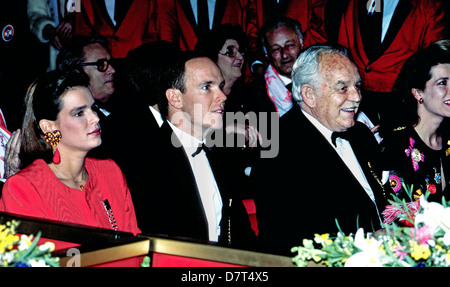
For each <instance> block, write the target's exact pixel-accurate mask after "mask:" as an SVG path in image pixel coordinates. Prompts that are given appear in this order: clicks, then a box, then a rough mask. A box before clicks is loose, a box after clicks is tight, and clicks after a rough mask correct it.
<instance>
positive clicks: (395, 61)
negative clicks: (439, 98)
mask: <svg viewBox="0 0 450 287" xmlns="http://www.w3.org/2000/svg"><path fill="white" fill-rule="evenodd" d="M444 2H446V1H441V0H438V1H435V0H390V1H384V0H350V1H349V3H348V6H347V8H346V10H345V11H344V14H343V16H342V19H341V24H340V29H339V34H338V39H337V40H338V43H339V44H340V45H343V46H344V47H346V48H348V49H349V53H350V54H351V56H352V59H353V61H354V62H355V64H356V66H357V67H358V70H359V73H360V74H361V77H362V79H363V86H364V91H363V95H364V101H363V106H362V107H361V108H362V110H363V111H364V113H366V114H367V115H368V116H369V118H370V119H371V121H372V122H373V123H375V124H380V123H382V122H383V121H389V119H390V118H389V117H396V116H398V111H397V110H391V109H392V107H396V106H395V105H394V103H395V101H396V100H397V99H395V98H393V96H392V93H391V92H392V88H393V86H394V82H395V80H396V79H397V76H398V74H399V72H400V69H401V68H402V66H403V63H404V62H405V61H406V59H408V58H409V57H410V56H411V55H412V54H414V53H415V52H416V51H418V50H421V49H424V48H426V47H427V46H428V45H430V44H431V43H432V42H434V41H437V40H441V39H443V38H444V37H445V32H446V31H445V30H446V26H447V22H446V21H447V19H446V18H445V9H444V7H443V6H444Z"/></svg>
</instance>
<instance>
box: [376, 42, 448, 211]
mask: <svg viewBox="0 0 450 287" xmlns="http://www.w3.org/2000/svg"><path fill="white" fill-rule="evenodd" d="M441 43H444V44H445V42H441ZM448 48H449V45H448V42H447V46H445V45H443V46H442V45H440V44H439V43H437V42H436V43H433V44H431V45H430V46H429V47H428V48H426V49H424V50H422V51H419V52H416V53H415V54H414V55H413V56H411V57H410V58H409V59H408V60H407V61H406V62H405V64H404V66H403V68H402V70H401V71H400V74H399V77H398V79H397V81H396V83H395V85H394V90H393V93H394V94H393V95H394V96H396V97H398V99H399V101H398V102H401V106H398V107H397V112H398V115H401V116H397V117H395V118H396V119H397V121H396V122H390V123H385V124H383V125H382V127H383V129H386V131H385V136H384V139H383V141H382V142H381V145H382V147H383V149H382V150H383V152H382V155H383V163H384V166H383V169H384V170H387V171H389V172H390V175H389V185H388V186H387V189H389V191H390V193H392V194H396V195H397V196H399V197H400V198H404V199H405V200H407V201H410V202H413V201H416V200H419V198H420V196H421V195H422V194H425V193H426V192H427V191H428V192H429V193H430V195H429V197H428V200H429V201H436V202H439V203H440V202H441V201H442V196H445V197H446V200H449V199H450V195H449V192H450V188H449V185H450V181H449V180H450V132H449V131H450V130H449V126H448V123H449V118H450V96H449V84H450V83H449V80H448V79H449V77H450V52H449V49H448ZM403 183H404V184H405V185H406V188H408V189H410V188H411V186H412V194H411V197H409V196H408V195H407V193H406V191H405V189H404V188H403V187H402V184H403ZM389 198H390V196H389Z"/></svg>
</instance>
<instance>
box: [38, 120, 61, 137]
mask: <svg viewBox="0 0 450 287" xmlns="http://www.w3.org/2000/svg"><path fill="white" fill-rule="evenodd" d="M39 128H40V129H41V131H42V132H43V133H44V134H45V133H48V132H53V131H54V130H57V129H58V128H57V126H56V123H55V122H54V121H50V120H46V119H42V120H40V121H39Z"/></svg>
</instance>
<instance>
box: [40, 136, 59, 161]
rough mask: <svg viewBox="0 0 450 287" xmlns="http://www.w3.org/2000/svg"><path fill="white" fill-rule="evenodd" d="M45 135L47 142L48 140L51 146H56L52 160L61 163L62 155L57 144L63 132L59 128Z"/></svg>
mask: <svg viewBox="0 0 450 287" xmlns="http://www.w3.org/2000/svg"><path fill="white" fill-rule="evenodd" d="M44 137H45V141H46V142H48V143H49V144H50V145H51V146H53V147H55V148H56V150H55V154H54V155H53V159H52V161H53V163H54V164H59V163H60V162H61V155H60V154H59V150H58V147H57V146H58V144H59V141H60V140H61V137H62V136H61V132H60V131H59V130H56V131H53V132H48V133H45V134H44Z"/></svg>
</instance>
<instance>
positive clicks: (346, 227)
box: [252, 46, 385, 255]
mask: <svg viewBox="0 0 450 287" xmlns="http://www.w3.org/2000/svg"><path fill="white" fill-rule="evenodd" d="M292 78H293V95H294V98H295V100H296V101H297V102H298V105H295V106H294V108H292V109H291V110H290V111H289V112H287V113H286V115H284V116H283V117H282V118H281V119H280V149H279V154H278V156H277V157H275V158H272V159H261V160H260V162H259V163H258V164H257V165H255V166H254V167H253V170H252V177H253V178H254V179H255V184H256V185H257V190H256V194H257V195H258V196H257V198H256V201H255V203H256V211H257V216H258V228H259V239H260V242H261V244H262V247H263V249H264V250H265V251H266V252H271V253H276V254H282V255H292V254H291V253H290V249H291V248H292V247H294V246H298V245H300V244H301V242H302V239H303V238H313V237H314V234H315V233H318V234H322V233H335V232H337V231H338V225H339V228H341V229H342V231H344V232H347V233H349V232H356V230H357V229H358V227H363V228H364V229H365V230H366V231H368V232H369V231H374V230H377V229H379V228H380V226H381V218H380V215H381V212H380V211H382V210H383V207H384V205H385V199H384V196H383V190H382V187H381V185H380V182H379V180H380V179H381V175H380V174H379V173H378V172H377V162H376V160H377V152H378V145H377V142H376V140H375V137H374V136H373V134H372V133H371V131H370V130H369V129H368V128H367V127H366V126H364V125H363V124H361V123H359V122H356V114H357V112H358V107H359V104H360V102H361V93H360V85H361V78H360V76H359V73H358V70H357V68H356V66H355V65H354V64H353V63H352V62H351V61H350V60H349V58H348V57H347V54H346V51H345V50H344V49H341V48H336V47H330V46H312V47H311V48H309V49H307V50H306V51H305V52H303V53H302V54H301V55H300V57H299V58H298V59H297V61H296V63H295V65H294V69H293V73H292Z"/></svg>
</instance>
